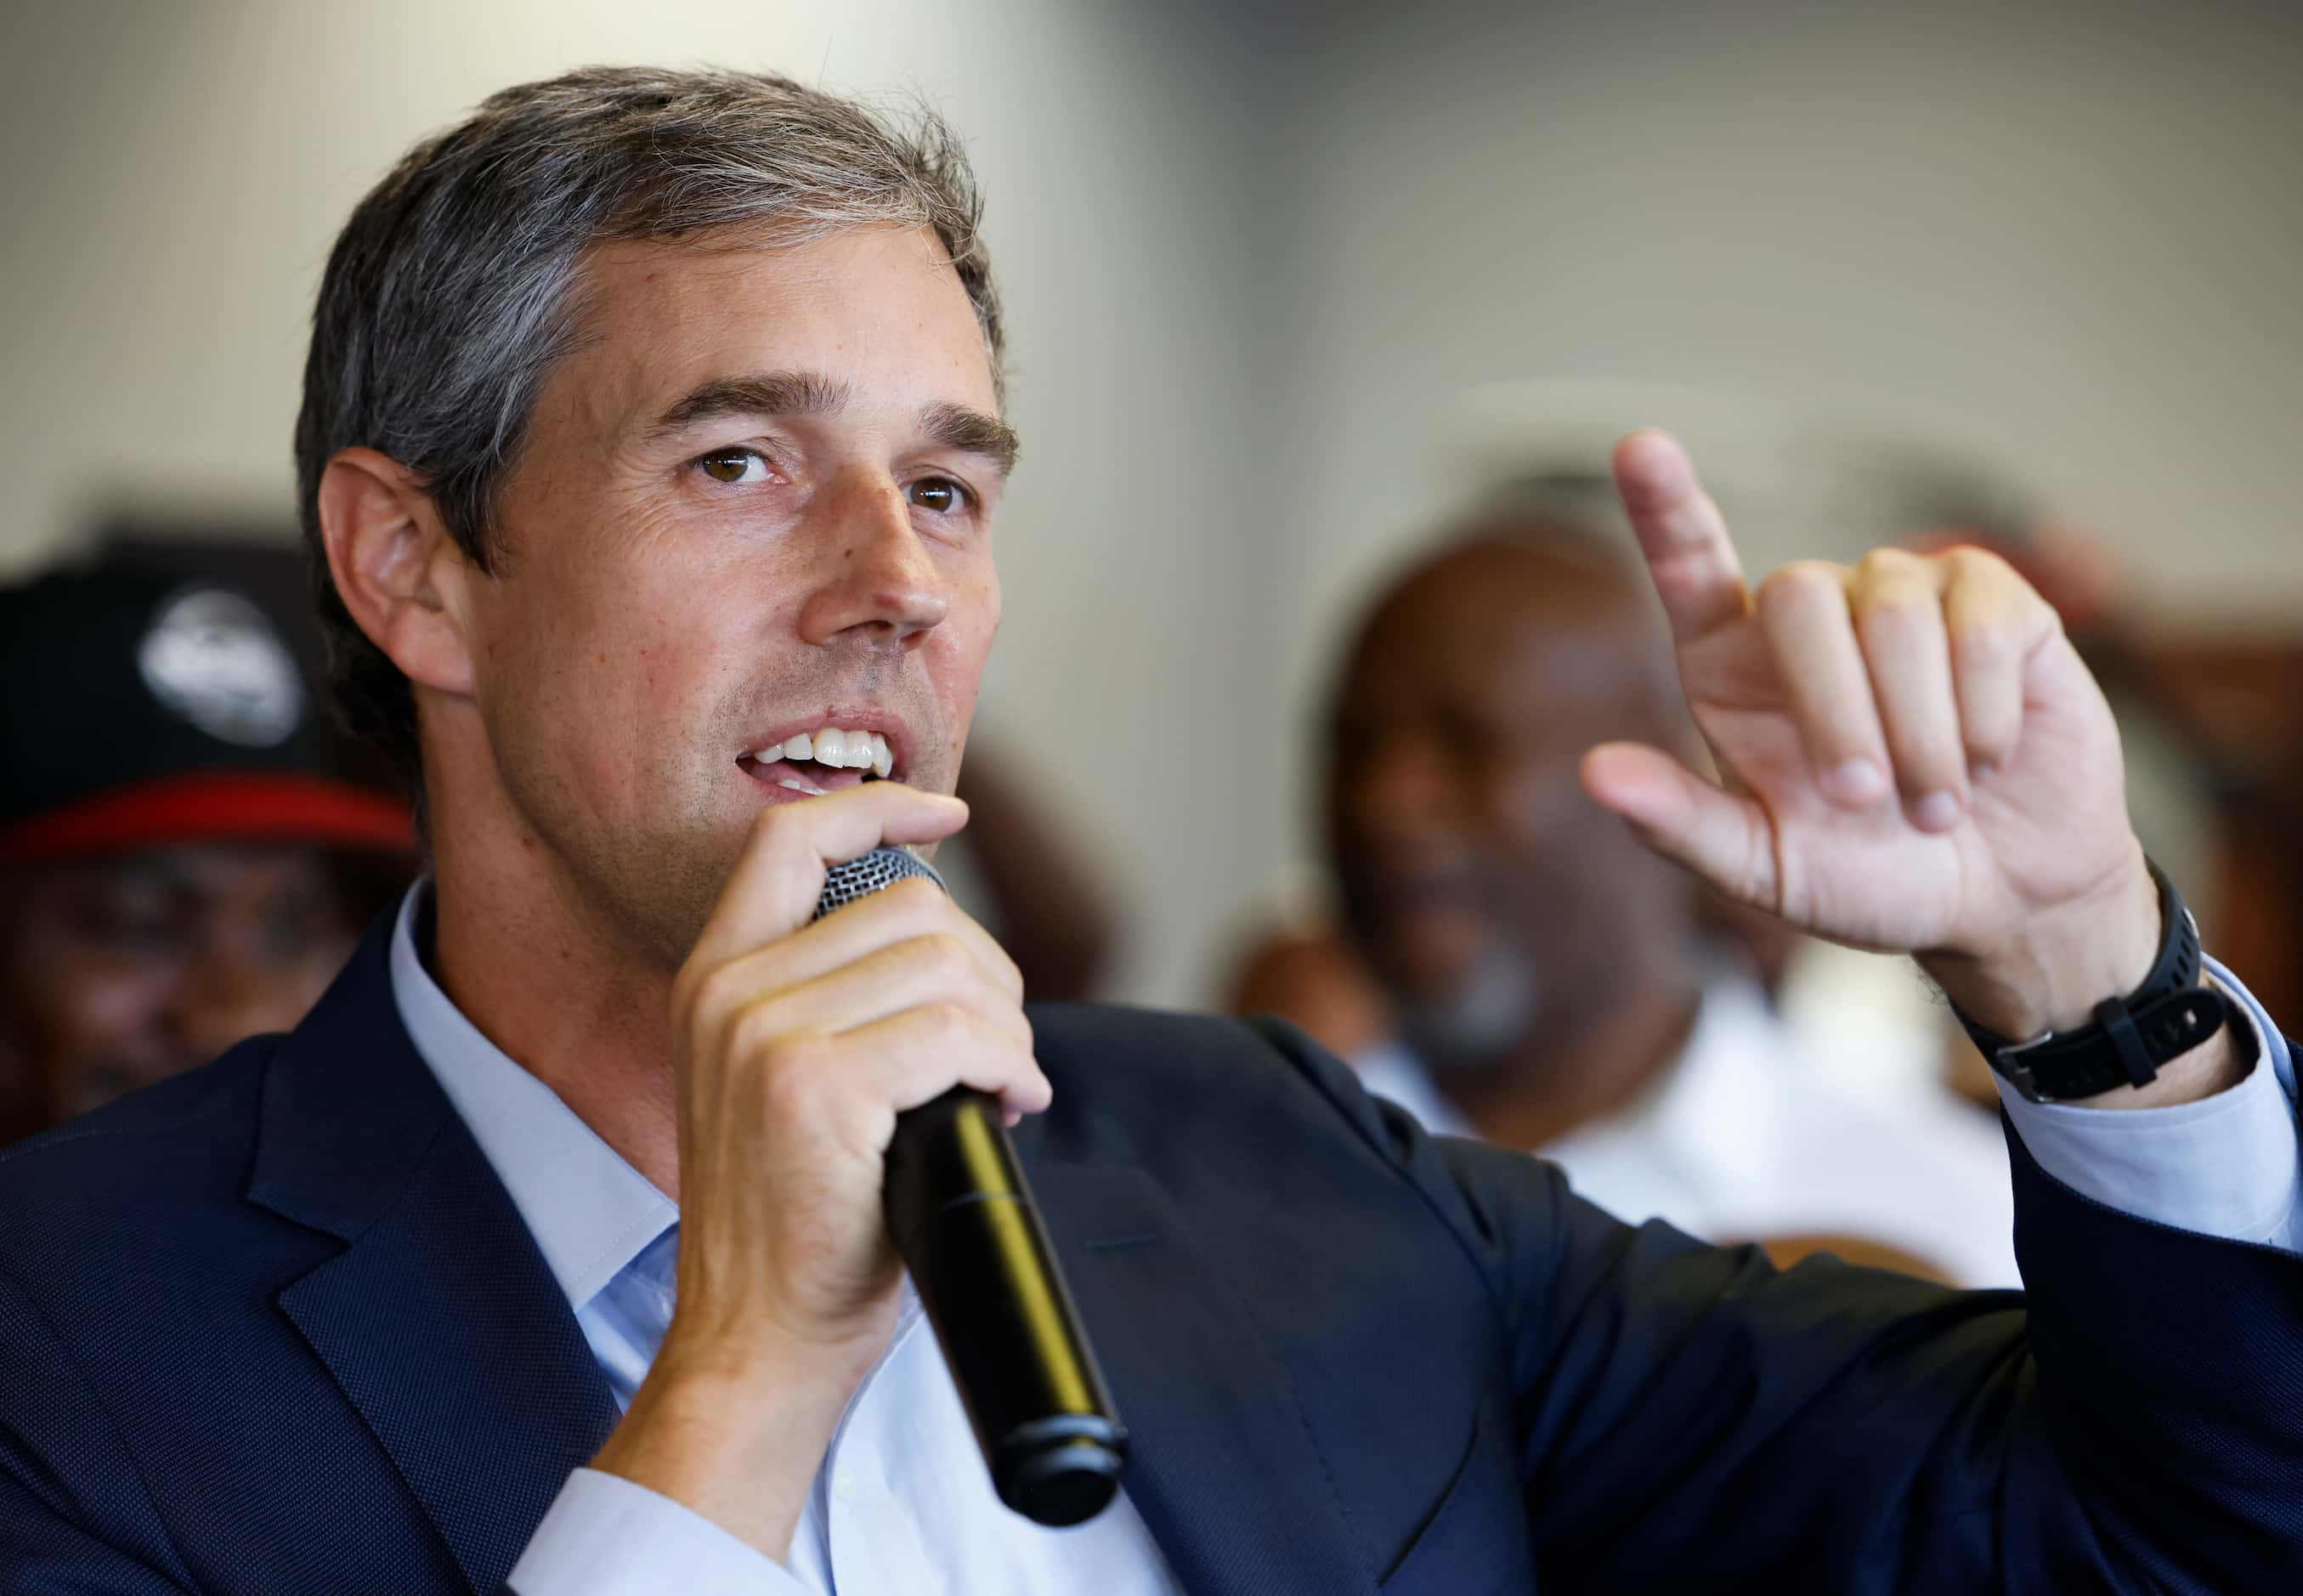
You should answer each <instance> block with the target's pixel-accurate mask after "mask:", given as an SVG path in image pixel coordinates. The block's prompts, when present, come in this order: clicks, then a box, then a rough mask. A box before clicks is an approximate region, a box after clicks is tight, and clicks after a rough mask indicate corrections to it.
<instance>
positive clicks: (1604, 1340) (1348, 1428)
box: [0, 921, 2303, 1596]
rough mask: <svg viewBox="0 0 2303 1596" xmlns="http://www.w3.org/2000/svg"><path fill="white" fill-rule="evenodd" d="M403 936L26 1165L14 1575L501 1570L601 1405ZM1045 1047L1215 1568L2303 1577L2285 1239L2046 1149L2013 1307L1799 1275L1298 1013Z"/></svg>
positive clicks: (1104, 1253) (1899, 1579)
mask: <svg viewBox="0 0 2303 1596" xmlns="http://www.w3.org/2000/svg"><path fill="white" fill-rule="evenodd" d="M387 927H388V921H387V922H384V923H381V924H380V925H379V926H378V927H377V929H376V930H375V932H374V933H371V934H370V936H369V937H368V939H367V942H366V944H365V945H364V946H363V948H362V950H361V951H360V952H359V955H358V956H357V958H355V959H354V961H353V962H352V964H351V966H350V967H349V969H348V970H347V971H346V972H345V974H344V975H343V976H342V979H341V980H339V981H338V982H337V984H335V986H334V988H333V990H332V991H331V992H329V993H328V995H327V996H326V998H325V1000H324V1001H322V1002H321V1004H320V1006H319V1007H318V1009H316V1010H315V1011H314V1013H313V1014H312V1016H311V1018H309V1019H308V1020H307V1021H306V1022H305V1024H304V1025H303V1026H300V1027H299V1029H298V1030H297V1031H296V1032H295V1033H294V1034H292V1035H290V1036H288V1037H286V1038H284V1039H283V1038H276V1037H274V1038H265V1039H260V1040H257V1041H255V1042H251V1043H245V1044H243V1045H241V1046H240V1047H239V1048H237V1049H235V1050H233V1051H232V1052H231V1053H229V1054H227V1055H226V1056H225V1057H224V1059H222V1060H219V1061H218V1062H217V1063H215V1065H213V1066H211V1067H209V1068H206V1069H204V1070H200V1071H198V1072H196V1073H194V1074H192V1075H190V1076H187V1077H181V1078H179V1079H177V1080H174V1081H171V1082H168V1083H165V1084H164V1085H160V1086H158V1087H156V1088H153V1089H151V1090H149V1091H147V1092H144V1093H142V1094H139V1095H137V1096H135V1097H133V1098H131V1099H129V1100H127V1101H125V1102H122V1103H119V1104H117V1105H115V1106H114V1107H113V1108H111V1109H108V1110H104V1111H102V1112H100V1113H98V1114H96V1115H94V1116H91V1117H89V1118H88V1119H82V1120H80V1121H78V1122H76V1123H74V1124H72V1125H71V1126H68V1127H64V1128H63V1129H61V1130H58V1131H55V1132H53V1133H50V1134H49V1135H47V1136H44V1137H41V1138H38V1139H37V1140H35V1141H32V1142H30V1143H26V1144H21V1145H20V1146H18V1147H16V1148H13V1149H12V1150H10V1151H9V1152H7V1153H5V1154H0V1591H6V1592H20V1591H21V1592H107V1593H120V1596H125V1593H128V1592H155V1593H158V1592H190V1591H201V1592H261V1593H263V1596H287V1593H292V1596H318V1593H321V1592H390V1593H392V1596H423V1593H426V1592H465V1591H474V1592H488V1591H493V1590H495V1589H496V1588H497V1587H498V1586H499V1585H500V1584H501V1583H502V1581H503V1579H504V1577H505V1575H506V1574H507V1573H508V1571H509V1570H510V1568H511V1566H512V1564H513V1562H514V1561H515V1560H516V1559H517V1558H518V1557H519V1552H520V1550H521V1547H522V1546H523V1544H524V1543H525V1542H526V1541H527V1537H528V1536H529V1534H530V1533H532V1531H533V1530H534V1528H535V1526H536V1524H537V1522H538V1521H539V1520H540V1519H541V1518H542V1516H543V1515H544V1510H545V1508H546V1507H548V1506H549V1505H550V1503H551V1501H552V1499H553V1495H554V1494H555V1493H556V1492H557V1491H558V1490H560V1487H561V1482H562V1481H563V1480H564V1479H565V1478H566V1477H567V1474H568V1473H569V1470H570V1469H573V1468H575V1467H577V1466H578V1465H581V1464H583V1463H584V1462H585V1460H586V1458H588V1457H591V1456H592V1454H593V1452H594V1450H595V1448H597V1447H598V1446H599V1445H600V1444H601V1442H602V1440H603V1439H604V1438H605V1437H606V1435H607V1433H608V1431H609V1430H610V1429H611V1428H612V1426H613V1425H614V1423H615V1422H616V1417H617V1414H616V1408H615V1406H614V1404H613V1402H612V1400H611V1399H610V1397H609V1395H608V1390H607V1387H606V1385H605V1384H604V1383H603V1381H602V1379H601V1376H600V1373H599V1371H598V1368H597V1366H596V1365H595V1363H594V1361H593V1358H592V1355H591V1353H590V1350H589V1349H588V1348H587V1347H586V1344H585V1341H584V1338H583V1335H582V1334H581V1332H580V1331H579V1330H578V1327H577V1323H576V1320H575V1317H574V1315H573V1313H571V1312H570V1310H569V1305H568V1303H567V1302H566V1300H565V1299H564V1298H563V1297H562V1296H561V1293H560V1291H559V1288H557V1286H556V1285H555V1284H554V1283H553V1278H552V1276H551V1274H550V1273H549V1272H548V1271H547V1270H546V1268H545V1266H544V1260H543V1258H542V1257H541V1255H540V1254H538V1253H537V1251H536V1246H535V1243H534V1241H533V1240H532V1239H531V1238H530V1237H529V1235H528V1232H527V1229H526V1227H525V1226H524V1225H523V1224H522V1223H521V1221H520V1220H519V1215H518V1213H517V1212H516V1211H515V1210H514V1208H513V1206H512V1203H511V1201H510V1197H509V1196H508V1195H506V1193H505V1191H504V1189H503V1187H502V1185H501V1184H500V1183H499V1182H498V1181H497V1179H496V1178H495V1175H494V1173H493V1170H491V1169H490V1167H489V1165H488V1163H487V1161H486V1160H485V1158H484V1157H483V1156H482V1155H481V1153H480V1152H479V1150H478V1148H477V1145H476V1144H475V1143H474V1142H473V1140H472V1137H471V1136H470V1134H469V1133H468V1130H467V1129H466V1128H465V1127H464V1125H463V1123H462V1122H461V1121H460V1119H458V1118H457V1117H456V1115H455V1114H454V1112H453V1111H452V1110H451V1108H450V1107H449V1104H448V1102H447V1100H446V1099H445V1097H444V1096H443V1094H441V1092H440V1090H439V1088H438V1086H437V1085H436V1084H435V1083H434V1080H433V1078H432V1076H431V1074H430V1072H429V1071H428V1070H427V1069H426V1067H425V1065H424V1064H423V1062H422V1060H420V1059H419V1058H418V1056H417V1054H416V1052H415V1051H414V1049H413V1047H412V1046H411V1045H410V1043H409V1039H408V1036H407V1034H406V1033H405V1032H404V1031H403V1030H402V1029H401V1025H400V1020H399V1017H398V1014H397V1011H396V1010H395V1009H394V1007H393V1004H392V997H391V992H390V990H389V986H388V978H387V975H386V959H385V950H386V937H385V931H386V929H387ZM1033 1024H1034V1026H1035V1027H1036V1030H1037V1035H1038V1042H1039V1055H1040V1058H1041V1060H1042V1063H1043V1064H1044V1066H1045V1068H1046V1069H1047V1072H1048V1074H1049V1075H1050V1077H1051V1078H1052V1079H1053V1081H1054V1083H1055V1087H1056V1096H1055V1106H1054V1108H1053V1109H1052V1110H1050V1112H1048V1113H1047V1114H1046V1115H1044V1116H1042V1117H1041V1118H1039V1119H1035V1120H1033V1121H1032V1122H1031V1123H1030V1124H1029V1125H1027V1126H1026V1127H1025V1129H1024V1130H1023V1131H1022V1132H1020V1133H1019V1137H1018V1140H1019V1143H1020V1144H1021V1147H1022V1151H1023V1154H1024V1158H1025V1163H1026V1165H1027V1166H1028V1168H1029V1170H1030V1173H1031V1177H1032V1178H1033V1182H1034V1183H1035V1185H1036V1186H1037V1188H1038V1192H1039V1195H1040V1200H1041V1203H1042V1206H1043V1208H1044V1210H1045V1212H1046V1215H1047V1219H1048V1223H1049V1227H1050V1230H1051V1231H1052V1232H1053V1235H1054V1237H1055V1240H1056V1244H1057V1247H1058V1250H1059V1253H1060V1254H1061V1257H1062V1260H1063V1264H1064V1267H1065V1269H1066V1270H1067V1272H1068V1274H1069V1276H1070V1279H1071V1282H1072V1285H1073V1288H1074V1289H1075V1291H1076V1295H1077V1296H1078V1299H1079V1304H1080V1307H1081V1310H1082V1313H1083V1314H1084V1318H1085V1321H1086V1323H1087V1325H1088V1327H1089V1330H1090V1332H1091V1334H1092V1338H1093V1339H1094V1341H1095V1344H1096V1347H1097V1348H1098V1351H1099V1353H1100V1355H1101V1359H1102V1361H1103V1364H1104V1365H1105V1368H1106V1372H1108V1374H1109V1377H1110V1381H1111V1384H1112V1387H1113V1389H1114V1391H1115V1392H1116V1394H1117V1397H1118V1401H1119V1404H1120V1406H1121V1409H1122V1412H1123V1414H1124V1416H1125V1417H1126V1421H1127V1423H1128V1425H1129V1427H1130V1429H1131V1430H1132V1431H1133V1434H1134V1451H1133V1457H1132V1459H1131V1461H1130V1463H1129V1465H1128V1474H1127V1477H1126V1483H1127V1489H1128V1490H1129V1492H1130V1494H1131V1496H1132V1498H1133V1499H1134V1500H1135V1504H1136V1506H1137V1507H1138V1509H1139V1510H1140V1511H1141V1512H1142V1514H1143V1517H1144V1519H1145V1521H1146V1522H1147V1523H1148V1524H1149V1525H1150V1526H1151V1531H1152V1533H1154V1534H1155V1535H1156V1536H1157V1537H1158V1539H1159V1541H1160V1545H1161V1547H1162V1548H1163V1549H1164V1550H1165V1551H1166V1553H1167V1556H1168V1559H1169V1560H1170V1562H1171V1563H1172V1565H1173V1566H1174V1567H1175V1570H1176V1572H1177V1575H1178V1576H1179V1577H1180V1578H1181V1579H1182V1581H1183V1583H1184V1584H1185V1587H1186V1588H1187V1589H1189V1590H1190V1591H1192V1592H1199V1593H1202V1596H1281V1593H1286V1596H1298V1593H1303V1596H1346V1593H1350V1592H1386V1593H1387V1596H1485V1593H1488V1592H1535V1591H1540V1592H1547V1593H1552V1596H1556V1593H1560V1592H1609V1593H1625V1592H1671V1593H1672V1596H1693V1593H1699V1592H1743V1591H1752V1592H1858V1593H1865V1592H1921V1591H1926V1592H1994V1591H2006V1592H2054V1596H2071V1593H2072V1592H2081V1591H2092V1590H2115V1591H2138V1592H2140V1591H2151V1592H2162V1591H2182V1592H2217V1593H2219V1596H2231V1593H2233V1592H2274V1591H2293V1590H2297V1589H2303V1263H2299V1261H2298V1260H2297V1259H2296V1258H2294V1257H2292V1256H2290V1255H2288V1254H2282V1253H2277V1252H2273V1251H2271V1250H2269V1249H2266V1248H2262V1247H2255V1246H2240V1245H2235V1244H2231V1243H2226V1242H2218V1241H2211V1240H2206V1239H2202V1238H2200V1237H2194V1236H2189V1235H2185V1234H2181V1233H2179V1232H2176V1231H2173V1230H2170V1229H2164V1228H2163V1227H2160V1226H2156V1225H2153V1224H2149V1223H2146V1222H2142V1221H2138V1220H2133V1219H2130V1218H2126V1217H2124V1216H2122V1215H2120V1214H2118V1213H2115V1212H2111V1211H2110V1210H2107V1209H2105V1208H2103V1207H2101V1206H2098V1205H2097V1204H2096V1203H2091V1202H2088V1200H2086V1199H2084V1198H2082V1197H2079V1196H2078V1195H2075V1194H2073V1193H2072V1192H2071V1191H2069V1190H2067V1189H2064V1188H2063V1187H2061V1186H2058V1185H2056V1184H2055V1183H2054V1182H2053V1181H2052V1180H2050V1179H2049V1178H2046V1176H2044V1175H2042V1174H2041V1173H2040V1171H2039V1170H2037V1168H2036V1167H2035V1166H2034V1165H2033V1164H2032V1163H2031V1161H2030V1160H2029V1158H2028V1157H2027V1156H2026V1155H2025V1154H2024V1153H2023V1152H2022V1151H2021V1149H2020V1145H2019V1146H2016V1147H2015V1150H2014V1154H2013V1161H2014V1178H2015V1181H2016V1188H2017V1192H2016V1195H2017V1201H2018V1214H2019V1219H2018V1226H2017V1229H2018V1237H2017V1239H2018V1249H2019V1252H2020V1257H2021V1261H2022V1265H2023V1270H2024V1274H2025V1277H2026V1279H2029V1281H2030V1283H2031V1287H2032V1291H2031V1295H2030V1296H2029V1299H2028V1312H2027V1305H2026V1298H2025V1297H2023V1296H2019V1295H2016V1294H2012V1293H1989V1294H1979V1295H1967V1296H1961V1295H1956V1294H1953V1293H1951V1292H1947V1291H1943V1290H1940V1289H1937V1288H1933V1287H1929V1286H1925V1285H1921V1284H1919V1283H1917V1282H1913V1281H1909V1280H1905V1279H1899V1278H1897V1277H1894V1276H1892V1275H1887V1274H1883V1273H1877V1272H1874V1271H1866V1270H1858V1269H1852V1268H1848V1267H1844V1266H1842V1265H1839V1264H1837V1263H1835V1262H1831V1261H1828V1260H1819V1261H1812V1262H1806V1263H1802V1264H1801V1265H1800V1266H1799V1267H1798V1268H1796V1269H1793V1270H1792V1271H1788V1272H1787V1273H1781V1274H1779V1273H1777V1272H1776V1271H1774V1270H1772V1269H1771V1268H1770V1267H1769V1266H1768V1265H1767V1262H1765V1261H1764V1260H1763V1259H1762V1258H1760V1257H1759V1255H1758V1254H1756V1253H1755V1252H1753V1251H1752V1250H1750V1249H1742V1250H1719V1249H1715V1248H1711V1247H1707V1246H1700V1245H1698V1244H1696V1243H1694V1242H1692V1241H1690V1240H1688V1239H1687V1238H1685V1237H1682V1236H1679V1235H1677V1234H1676V1233H1675V1232H1673V1231H1671V1230H1669V1229H1666V1228H1664V1227H1662V1226H1660V1225H1649V1226H1647V1227H1644V1228H1641V1229H1628V1228H1626V1227H1624V1226H1622V1225H1619V1224H1617V1223H1616V1222H1615V1220H1612V1219H1609V1218H1608V1217H1607V1216H1606V1215H1604V1214H1602V1213H1601V1212H1599V1211H1598V1210H1596V1209H1594V1208H1591V1207H1590V1206H1589V1205H1587V1204H1585V1203H1582V1202H1581V1201H1580V1200H1578V1199H1577V1198H1575V1197H1574V1196H1573V1195H1571V1194H1570V1193H1569V1192H1568V1190H1567V1189H1566V1187H1565V1184H1564V1183H1563V1182H1562V1179H1561V1178H1560V1176H1559V1175H1558V1173H1557V1172H1556V1170H1553V1169H1552V1168H1551V1167H1549V1166H1548V1165H1546V1164H1544V1163H1541V1162H1540V1161H1536V1160H1533V1159H1530V1158H1526V1157H1523V1156H1520V1155H1517V1154H1514V1153H1505V1152H1500V1151H1496V1150H1491V1149H1488V1148H1483V1147H1479V1146H1474V1145H1472V1144H1466V1143H1461V1142H1455V1141H1448V1140H1444V1139H1435V1138H1430V1137H1427V1136H1423V1135H1421V1134H1420V1133H1419V1132H1418V1131H1417V1130H1416V1129H1415V1128H1414V1127H1413V1125H1411V1124H1409V1123H1408V1122H1406V1121H1405V1119H1404V1118H1403V1117H1402V1116H1400V1115H1398V1114H1397V1113H1396V1112H1395V1111H1393V1110H1389V1109H1388V1108H1386V1107H1384V1106H1383V1105H1381V1104H1379V1103H1378V1102H1373V1101H1371V1099H1369V1098H1368V1097H1367V1096H1365V1095H1364V1094H1362V1093H1361V1092H1360V1090H1359V1089H1358V1087H1357V1086H1356V1085H1354V1082H1353V1080H1352V1077H1351V1076H1350V1074H1349V1073H1348V1072H1347V1071H1346V1069H1344V1068H1342V1067H1341V1066H1339V1065H1337V1063H1336V1062H1335V1061H1334V1060H1330V1059H1328V1058H1326V1057H1324V1056H1322V1055H1320V1053H1319V1052H1318V1051H1316V1050H1315V1049H1314V1048H1312V1046H1311V1045H1310V1044H1309V1043H1306V1042H1305V1041H1304V1040H1303V1038H1301V1037H1300V1036H1298V1035H1296V1034H1294V1033H1292V1032H1288V1031H1285V1030H1282V1029H1278V1028H1270V1029H1264V1030H1260V1031H1259V1030H1257V1029H1254V1028H1251V1027H1248V1026H1240V1025H1235V1024H1231V1023H1227V1022H1222V1021H1217V1020H1211V1019H1197V1018H1177V1017H1169V1016H1162V1015H1154V1014H1148V1013H1137V1012H1130V1011H1125V1010H1117V1009H1096V1008H1084V1007H1082V1008H1051V1009H1038V1010H1036V1011H1034V1013H1033ZM986 1596H998V1593H996V1592H988V1593H986Z"/></svg>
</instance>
